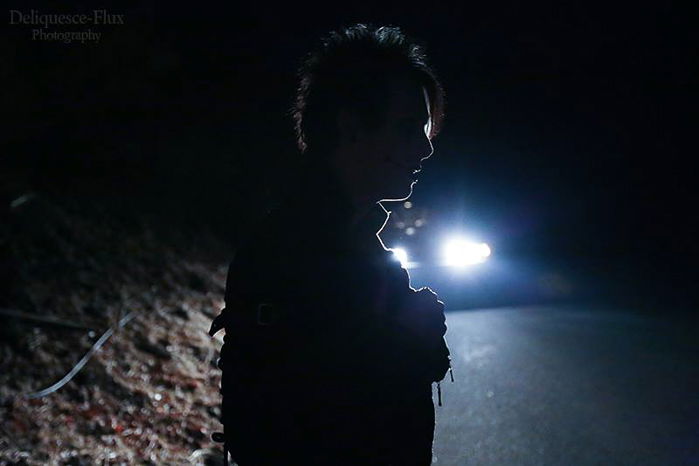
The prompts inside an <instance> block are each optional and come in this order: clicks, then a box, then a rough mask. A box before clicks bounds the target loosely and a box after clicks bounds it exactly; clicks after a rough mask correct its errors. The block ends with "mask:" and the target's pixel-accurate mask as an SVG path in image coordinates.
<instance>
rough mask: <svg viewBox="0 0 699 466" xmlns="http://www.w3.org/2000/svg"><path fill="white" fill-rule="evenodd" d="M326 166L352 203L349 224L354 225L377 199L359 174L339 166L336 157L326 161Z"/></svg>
mask: <svg viewBox="0 0 699 466" xmlns="http://www.w3.org/2000/svg"><path fill="white" fill-rule="evenodd" d="M327 168H328V169H329V170H330V171H331V172H332V175H333V177H334V179H335V180H336V181H337V182H338V183H339V184H340V189H341V190H342V192H343V193H344V194H345V196H346V198H347V200H348V201H349V202H350V203H351V205H352V218H351V219H350V225H351V226H352V227H355V226H356V225H357V224H358V223H359V222H360V221H361V220H362V219H363V218H364V217H365V216H366V215H367V213H368V212H369V211H370V210H371V209H372V208H373V207H374V206H375V205H376V204H377V202H378V201H377V200H376V199H375V196H372V195H371V193H370V192H368V190H367V189H366V186H365V185H364V184H363V183H362V182H361V176H354V172H353V171H352V170H349V169H347V168H346V167H340V166H339V164H338V163H337V159H336V158H333V159H331V160H330V161H329V162H328V164H327Z"/></svg>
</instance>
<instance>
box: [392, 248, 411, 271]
mask: <svg viewBox="0 0 699 466" xmlns="http://www.w3.org/2000/svg"><path fill="white" fill-rule="evenodd" d="M391 251H393V257H394V258H395V259H396V260H397V261H398V262H400V265H401V266H402V267H404V268H408V253H407V251H406V250H405V249H403V248H392V249H391Z"/></svg>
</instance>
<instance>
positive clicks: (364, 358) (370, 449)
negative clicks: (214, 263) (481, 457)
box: [212, 165, 449, 466]
mask: <svg viewBox="0 0 699 466" xmlns="http://www.w3.org/2000/svg"><path fill="white" fill-rule="evenodd" d="M351 213H352V209H351V205H350V204H349V202H348V199H347V198H346V197H345V196H344V194H343V193H342V192H341V191H340V190H339V185H338V183H337V179H335V178H334V177H333V175H332V173H331V172H330V171H329V170H328V169H327V168H324V167H323V166H322V165H321V166H319V167H317V168H315V169H314V171H313V172H311V173H307V177H306V178H305V179H304V180H303V181H302V182H301V183H300V188H299V189H298V191H297V192H296V194H295V195H293V196H290V197H289V198H288V199H287V200H286V201H285V202H284V203H282V205H281V206H280V207H278V208H276V209H273V210H272V211H271V212H270V213H269V214H268V215H267V216H266V217H265V218H264V219H263V220H262V221H261V222H260V223H259V224H258V225H257V227H256V228H255V229H254V230H253V232H252V233H251V234H250V235H249V236H248V237H247V239H246V240H245V241H244V242H243V243H242V244H241V245H240V247H239V248H238V249H237V251H236V254H235V257H234V259H233V261H232V262H231V264H230V268H229V272H228V281H227V285H226V296H225V303H226V307H225V309H224V311H223V312H222V314H221V316H219V317H218V318H217V319H216V320H215V321H214V324H213V325H212V333H215V332H216V331H217V330H218V329H219V328H221V327H225V329H226V336H225V338H224V341H225V344H224V346H223V349H222V351H221V359H220V361H219V367H220V368H221V369H222V371H223V379H222V393H223V413H222V414H223V423H224V431H225V436H226V439H227V447H228V448H229V449H230V451H231V454H232V457H233V458H234V460H235V461H236V462H237V463H238V464H239V465H241V466H246V465H281V464H290V465H294V464H303V465H321V464H323V465H345V464H347V465H350V464H351V465H389V464H395V465H412V464H414V465H429V464H430V463H431V458H432V441H433V433H434V405H433V402H432V383H433V382H438V381H440V380H442V379H443V378H444V376H445V374H446V372H447V370H448V369H449V350H448V349H447V346H446V342H445V340H444V337H443V335H444V333H445V332H446V325H445V319H444V313H443V310H444V307H443V304H442V303H441V302H440V301H438V300H437V297H436V295H435V294H434V293H432V292H431V290H429V289H422V290H414V289H413V288H411V287H410V285H409V277H408V273H407V271H406V270H405V269H403V268H401V266H400V263H399V262H397V261H396V260H395V259H394V258H393V255H392V253H391V251H389V250H387V249H385V248H384V246H383V244H382V243H381V241H380V239H379V238H378V236H377V232H378V231H380V230H381V229H382V228H383V226H384V224H385V223H386V221H387V219H388V213H387V212H386V211H385V210H384V208H383V207H382V206H381V205H380V204H377V205H376V206H375V208H374V210H372V211H371V212H370V213H369V214H368V215H367V216H366V217H365V218H364V219H363V221H362V222H361V223H360V224H359V225H358V226H357V227H356V228H350V227H349V221H350V218H351Z"/></svg>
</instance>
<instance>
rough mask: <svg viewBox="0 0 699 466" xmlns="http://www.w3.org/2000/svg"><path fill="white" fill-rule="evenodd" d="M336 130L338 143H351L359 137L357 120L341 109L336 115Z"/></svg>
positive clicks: (355, 116)
mask: <svg viewBox="0 0 699 466" xmlns="http://www.w3.org/2000/svg"><path fill="white" fill-rule="evenodd" d="M337 130H338V135H339V139H340V141H339V142H340V143H341V144H342V143H353V142H356V141H357V139H358V137H359V119H358V118H357V115H356V114H354V113H352V112H349V111H348V110H347V109H345V108H341V109H340V111H339V112H338V113H337Z"/></svg>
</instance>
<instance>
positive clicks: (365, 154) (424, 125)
mask: <svg viewBox="0 0 699 466" xmlns="http://www.w3.org/2000/svg"><path fill="white" fill-rule="evenodd" d="M299 79H300V84H299V89H298V93H297V96H296V101H295V104H294V107H293V109H292V116H293V118H294V122H295V127H296V135H297V144H298V146H299V149H300V150H301V152H303V153H304V154H305V156H306V157H307V158H308V159H309V161H310V162H311V163H313V161H317V160H319V159H322V160H324V161H325V162H329V163H330V165H332V166H333V167H335V168H336V169H337V170H338V171H339V172H340V174H341V176H343V177H344V178H345V181H347V184H348V189H350V190H354V192H353V193H352V194H353V196H354V197H355V198H357V196H359V197H361V198H366V199H364V200H366V201H368V200H372V201H373V202H376V201H379V200H388V199H404V198H407V197H408V196H410V193H411V188H412V184H413V182H414V174H413V171H415V170H419V169H420V168H421V166H420V162H421V161H422V160H424V159H425V158H427V157H429V156H430V155H431V154H432V145H431V142H430V140H431V139H432V138H433V137H434V136H435V135H436V134H437V132H438V131H439V128H440V124H441V121H442V118H443V101H444V100H443V99H444V93H443V90H442V87H441V85H440V83H439V81H438V80H437V79H436V77H435V75H434V72H433V71H432V69H431V68H430V67H429V66H428V64H427V62H426V57H425V54H424V51H423V49H422V47H420V46H419V45H417V44H415V43H414V42H411V41H410V40H408V38H406V36H405V35H404V34H403V33H402V32H401V31H400V30H399V29H398V28H395V27H379V28H375V27H372V26H367V25H364V24H357V25H354V26H351V27H348V28H345V29H341V30H339V31H334V32H331V33H330V34H329V35H328V36H327V37H326V38H325V39H324V40H323V42H322V46H321V47H320V48H319V49H318V50H316V51H315V52H313V53H311V54H310V55H309V56H308V57H307V58H306V59H305V61H304V63H303V65H302V67H301V69H300V72H299ZM369 198H370V199H369Z"/></svg>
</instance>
